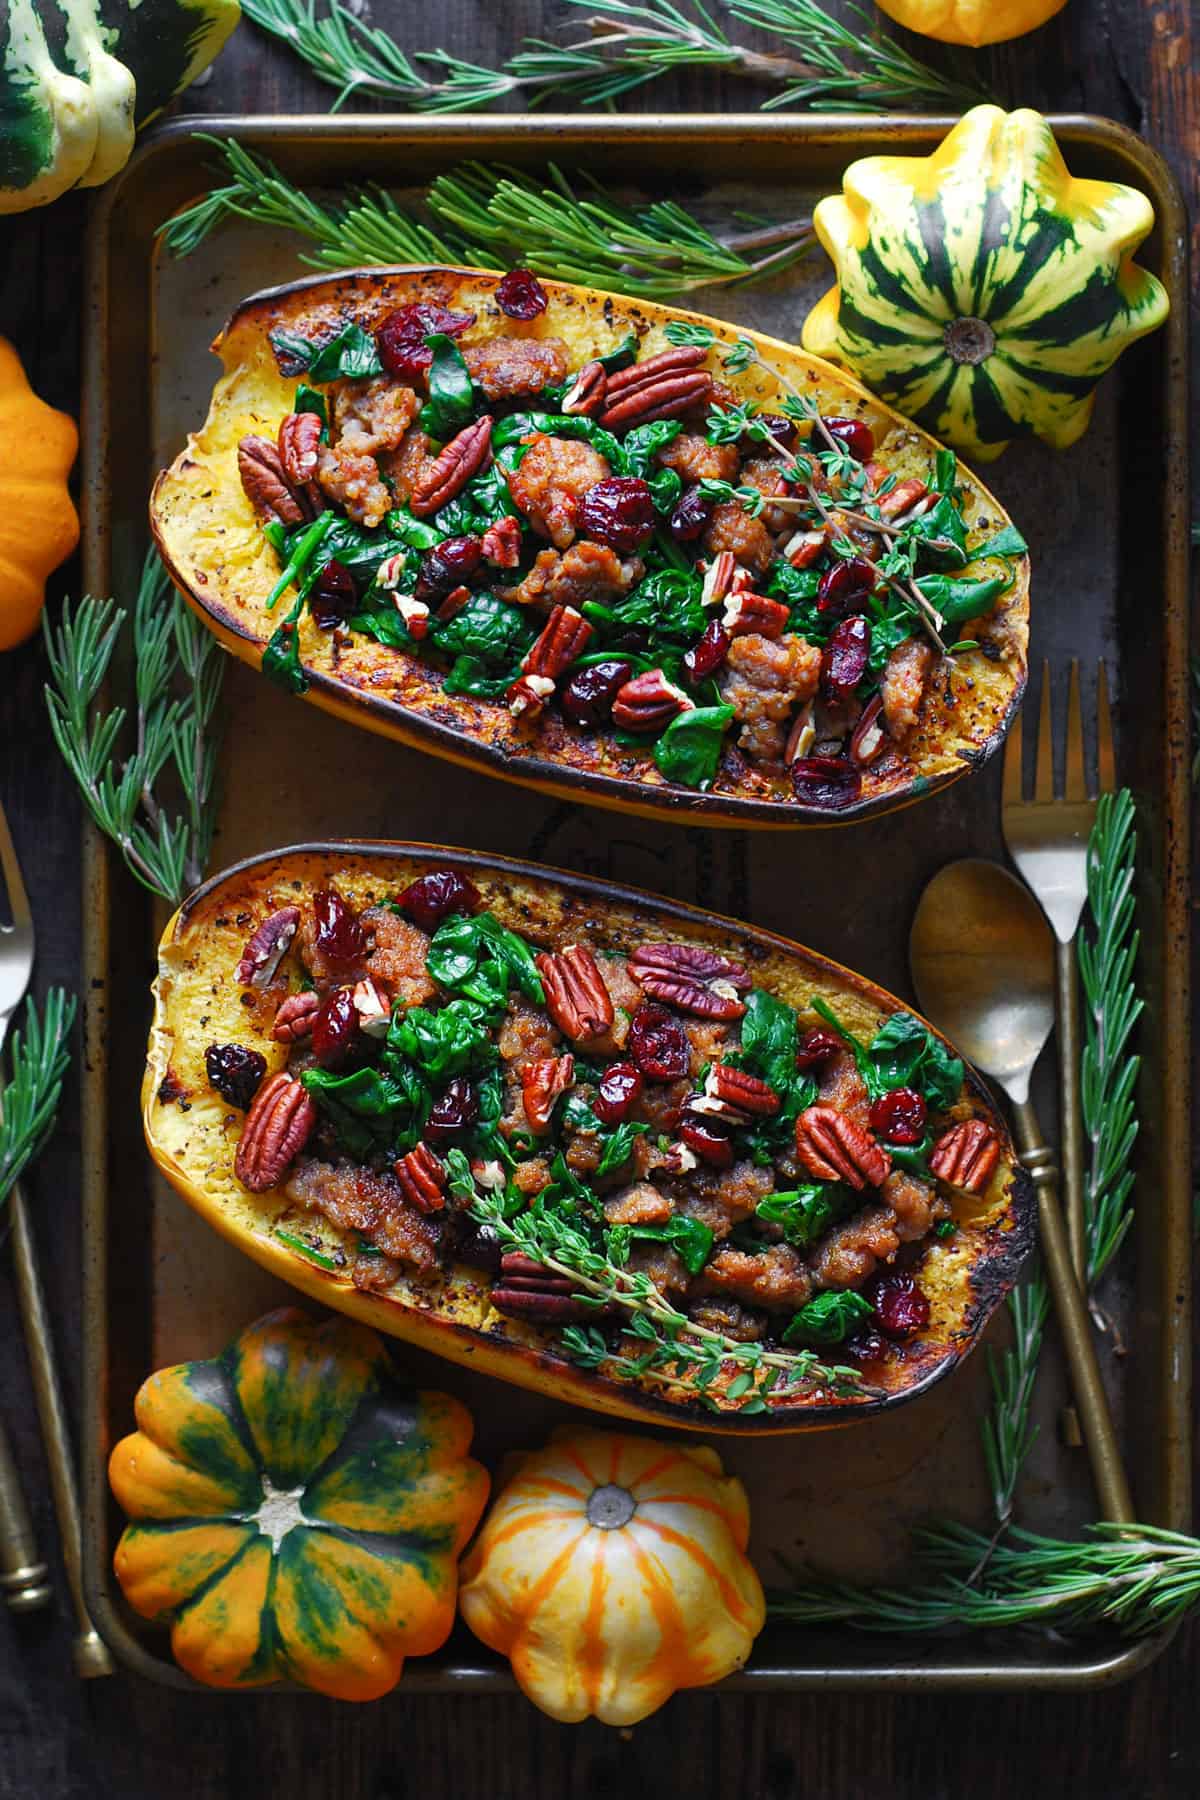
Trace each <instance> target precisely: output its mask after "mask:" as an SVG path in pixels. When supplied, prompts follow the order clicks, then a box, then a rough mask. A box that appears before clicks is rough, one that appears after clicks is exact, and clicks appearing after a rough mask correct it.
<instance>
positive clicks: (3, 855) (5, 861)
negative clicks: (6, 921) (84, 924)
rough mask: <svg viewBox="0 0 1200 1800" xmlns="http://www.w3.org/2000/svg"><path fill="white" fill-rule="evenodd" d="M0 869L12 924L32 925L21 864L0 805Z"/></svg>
mask: <svg viewBox="0 0 1200 1800" xmlns="http://www.w3.org/2000/svg"><path fill="white" fill-rule="evenodd" d="M0 869H3V871H4V879H5V881H6V882H7V884H8V904H9V906H10V908H11V909H12V916H13V924H14V925H21V926H25V925H32V924H33V914H32V912H31V911H30V909H29V895H28V894H27V893H26V892H25V883H24V882H23V881H22V880H21V865H20V863H19V862H18V861H17V852H16V847H15V845H14V844H13V841H12V833H11V831H10V830H9V829H8V820H7V819H6V818H5V816H4V808H3V806H0Z"/></svg>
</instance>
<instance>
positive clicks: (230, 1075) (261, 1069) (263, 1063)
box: [204, 1044, 267, 1112]
mask: <svg viewBox="0 0 1200 1800" xmlns="http://www.w3.org/2000/svg"><path fill="white" fill-rule="evenodd" d="M204 1067H205V1069H206V1070H207V1072H208V1079H209V1080H210V1081H211V1082H212V1085H213V1086H214V1087H215V1088H216V1090H217V1092H218V1094H220V1096H221V1098H222V1100H228V1102H229V1104H230V1106H239V1107H240V1108H241V1109H242V1111H243V1112H245V1110H246V1108H247V1107H248V1106H249V1104H250V1102H251V1101H252V1100H253V1098H254V1096H255V1094H256V1093H257V1092H258V1090H259V1087H260V1085H261V1083H262V1078H263V1076H264V1075H265V1074H266V1072H267V1059H266V1057H265V1056H262V1055H260V1054H259V1052H258V1051H257V1050H247V1049H246V1048H245V1047H244V1046H243V1045H242V1044H210V1045H209V1046H208V1049H207V1050H206V1051H205V1052H204Z"/></svg>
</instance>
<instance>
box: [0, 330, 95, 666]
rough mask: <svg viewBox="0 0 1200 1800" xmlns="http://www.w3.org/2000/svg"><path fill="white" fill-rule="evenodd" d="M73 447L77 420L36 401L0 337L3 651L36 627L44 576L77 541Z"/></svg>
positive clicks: (76, 443) (0, 607) (0, 634)
mask: <svg viewBox="0 0 1200 1800" xmlns="http://www.w3.org/2000/svg"><path fill="white" fill-rule="evenodd" d="M78 448H79V433H78V431H77V430H76V429H75V421H74V420H73V419H69V418H68V417H67V415H66V413H61V412H56V411H55V410H54V408H53V407H52V406H47V405H46V403H45V401H44V400H39V399H38V397H37V395H36V394H35V393H34V391H33V389H32V388H31V387H30V385H29V382H28V380H27V379H26V375H25V371H24V369H23V368H22V367H21V359H20V357H19V356H18V355H17V353H16V351H15V350H14V349H13V347H12V345H11V344H10V343H8V342H6V340H5V339H4V338H0V650H11V649H12V648H13V646H14V645H16V644H21V643H24V641H25V639H26V638H27V637H28V636H29V635H30V633H31V632H32V631H33V630H34V629H35V628H36V626H37V622H38V618H39V617H40V615H41V611H42V604H43V602H44V600H45V598H46V577H47V576H48V575H49V574H51V572H52V571H53V570H54V569H57V567H58V565H59V563H61V562H63V561H64V560H65V559H66V558H67V557H68V556H70V554H71V552H72V550H73V549H74V548H75V546H76V544H77V543H78V542H79V519H78V516H77V515H76V512H75V508H74V506H73V505H72V504H71V496H70V495H69V494H68V492H67V476H68V474H69V473H70V469H71V464H72V463H73V462H74V461H75V452H76V451H77V450H78Z"/></svg>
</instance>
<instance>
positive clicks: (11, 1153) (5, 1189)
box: [0, 988, 75, 1205]
mask: <svg viewBox="0 0 1200 1800" xmlns="http://www.w3.org/2000/svg"><path fill="white" fill-rule="evenodd" d="M74 1022H75V1000H74V997H73V996H71V995H68V994H66V993H64V992H63V990H62V988H51V989H50V992H49V993H48V994H47V995H46V1003H45V1006H44V1007H43V1009H42V1012H41V1014H39V1013H38V1009H37V1006H36V1004H35V1002H34V1001H33V999H32V998H30V999H28V1000H26V1002H25V1013H24V1023H23V1025H22V1026H18V1028H17V1029H16V1030H15V1031H14V1032H13V1035H12V1077H11V1079H10V1081H9V1082H8V1085H7V1086H5V1084H4V1079H3V1075H2V1073H0V1095H2V1096H3V1107H2V1108H0V1205H2V1204H3V1203H4V1201H5V1200H7V1199H8V1196H9V1194H10V1193H11V1192H12V1190H13V1188H14V1186H15V1185H16V1183H17V1182H18V1181H19V1180H20V1178H21V1175H22V1174H23V1172H24V1171H25V1169H27V1168H28V1166H29V1164H30V1163H31V1162H33V1160H34V1158H35V1157H37V1156H39V1155H40V1154H41V1152H42V1150H43V1149H44V1147H45V1144H46V1141H47V1139H48V1138H49V1136H50V1133H51V1132H52V1131H53V1130H54V1120H55V1115H56V1114H57V1112H58V1103H59V1100H60V1098H61V1096H62V1084H63V1077H64V1075H65V1074H66V1072H67V1067H68V1065H69V1063H70V1061H71V1052H70V1049H69V1048H68V1045H67V1038H68V1037H69V1035H70V1032H71V1027H72V1025H73V1024H74Z"/></svg>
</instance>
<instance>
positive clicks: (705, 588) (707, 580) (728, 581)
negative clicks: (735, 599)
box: [700, 550, 738, 606]
mask: <svg viewBox="0 0 1200 1800" xmlns="http://www.w3.org/2000/svg"><path fill="white" fill-rule="evenodd" d="M737 573H738V566H737V562H736V559H735V558H734V554H733V552H732V550H718V552H717V554H716V555H715V556H714V557H713V559H712V561H711V563H710V564H709V565H708V568H707V569H706V570H705V572H704V583H703V585H702V587H701V589H700V604H701V606H716V604H717V603H718V601H721V600H723V599H724V598H725V596H726V594H728V593H730V592H731V591H732V588H733V579H734V576H735V575H736V574H737Z"/></svg>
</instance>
